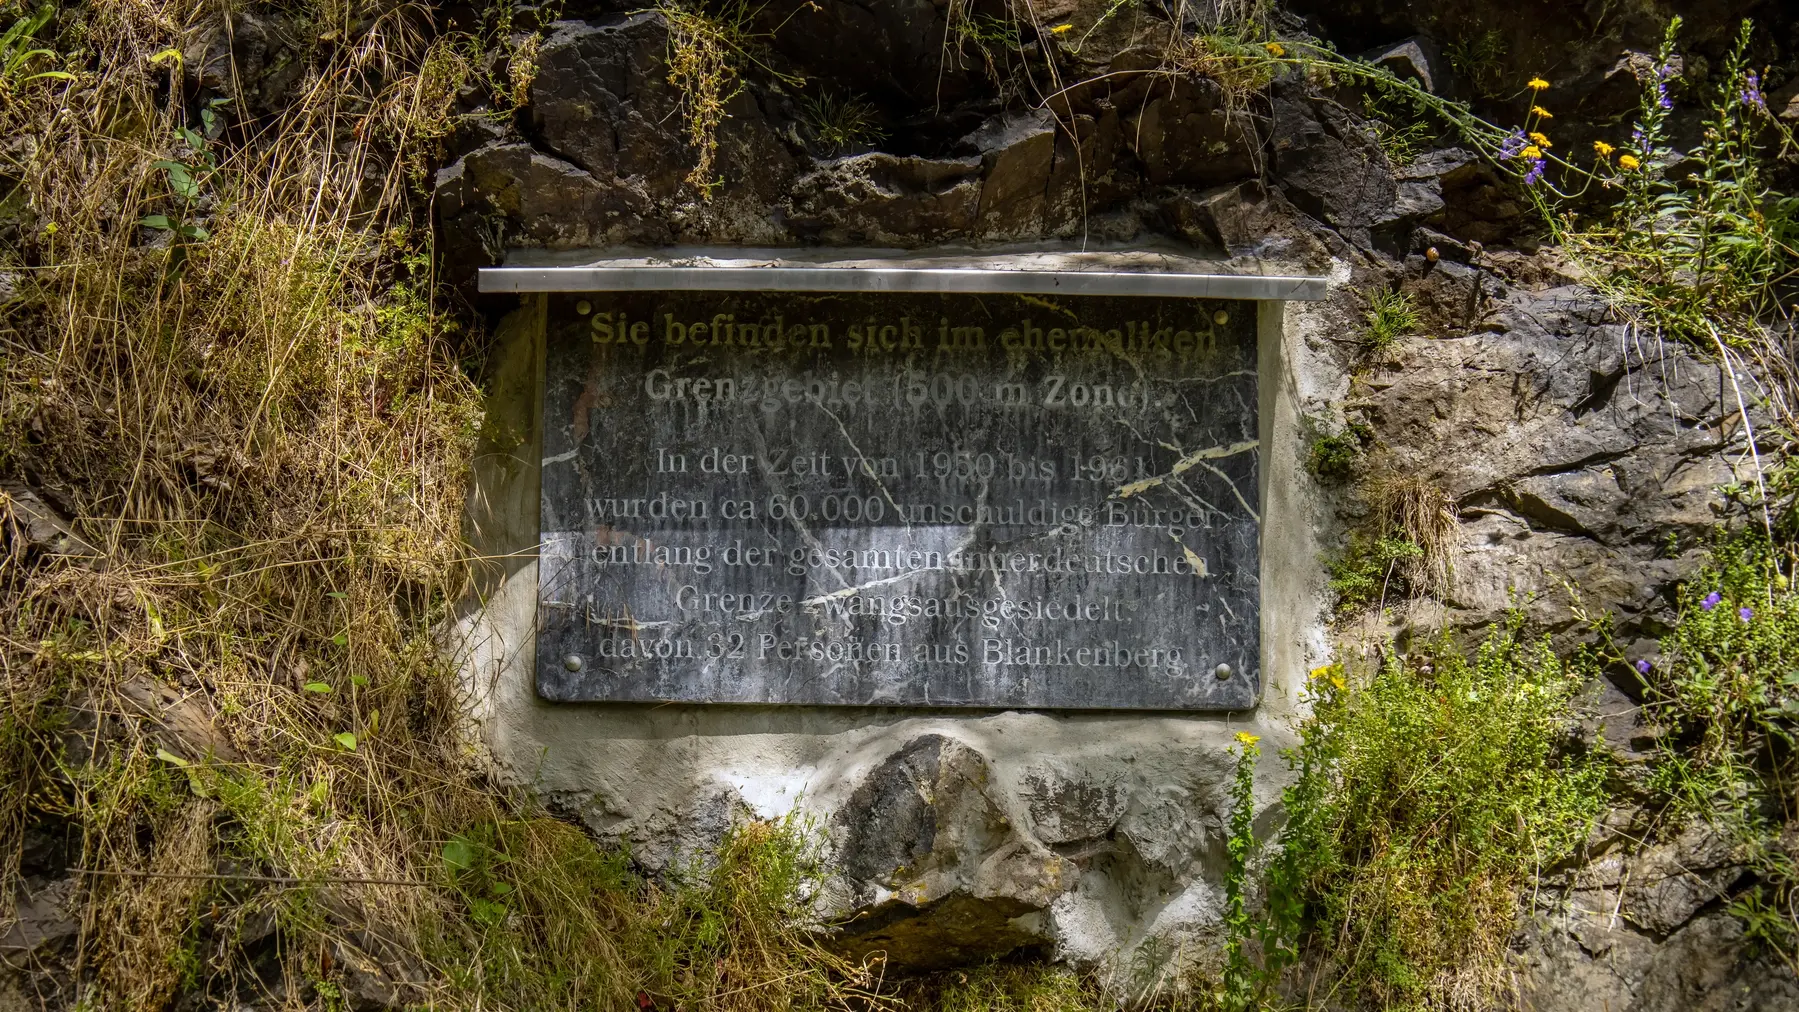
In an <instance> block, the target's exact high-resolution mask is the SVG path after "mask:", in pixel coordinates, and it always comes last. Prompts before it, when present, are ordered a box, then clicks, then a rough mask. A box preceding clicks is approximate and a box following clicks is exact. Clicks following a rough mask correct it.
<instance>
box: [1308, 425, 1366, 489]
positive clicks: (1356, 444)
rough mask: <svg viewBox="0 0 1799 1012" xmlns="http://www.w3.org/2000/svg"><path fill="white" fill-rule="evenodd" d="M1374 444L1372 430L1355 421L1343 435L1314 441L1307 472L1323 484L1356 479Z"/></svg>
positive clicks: (1324, 437)
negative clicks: (1359, 468)
mask: <svg viewBox="0 0 1799 1012" xmlns="http://www.w3.org/2000/svg"><path fill="white" fill-rule="evenodd" d="M1373 442H1374V430H1373V429H1372V428H1370V427H1369V426H1367V425H1365V424H1363V423H1361V422H1351V423H1350V424H1349V425H1347V426H1344V428H1343V431H1342V432H1339V433H1336V434H1335V435H1324V436H1319V437H1318V438H1316V439H1314V440H1312V450H1311V452H1310V453H1308V454H1307V455H1306V470H1308V471H1310V472H1312V474H1313V476H1314V477H1316V478H1318V479H1319V480H1320V481H1329V482H1344V481H1348V480H1349V479H1350V478H1353V477H1354V476H1355V474H1356V470H1357V468H1358V467H1360V466H1361V463H1362V460H1363V457H1364V455H1365V454H1366V453H1367V451H1368V447H1369V446H1370V445H1372V444H1373Z"/></svg>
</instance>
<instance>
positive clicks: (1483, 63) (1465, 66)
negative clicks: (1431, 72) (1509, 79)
mask: <svg viewBox="0 0 1799 1012" xmlns="http://www.w3.org/2000/svg"><path fill="white" fill-rule="evenodd" d="M1509 49H1510V47H1509V46H1507V45H1506V41H1505V36H1504V35H1501V34H1500V33H1499V31H1498V30H1497V29H1491V28H1489V29H1488V30H1486V31H1484V32H1481V33H1480V34H1478V35H1466V36H1463V37H1461V38H1459V39H1456V40H1455V41H1453V42H1451V43H1450V44H1449V46H1448V47H1447V48H1446V49H1445V50H1444V54H1443V55H1445V56H1447V57H1448V58H1449V65H1450V66H1451V67H1452V68H1454V69H1455V72H1456V73H1458V74H1460V75H1462V77H1463V78H1465V79H1466V80H1467V81H1468V82H1469V83H1470V84H1472V85H1474V90H1475V91H1476V92H1478V93H1479V94H1480V95H1481V97H1483V98H1496V97H1498V94H1499V89H1500V87H1501V86H1502V85H1503V84H1504V83H1505V65H1504V63H1503V62H1502V61H1503V60H1504V59H1505V55H1506V52H1507V51H1508V50H1509Z"/></svg>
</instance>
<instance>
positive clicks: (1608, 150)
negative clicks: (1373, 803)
mask: <svg viewBox="0 0 1799 1012" xmlns="http://www.w3.org/2000/svg"><path fill="white" fill-rule="evenodd" d="M1616 150H1617V148H1614V147H1612V146H1611V145H1610V144H1607V143H1606V142H1604V141H1594V142H1593V151H1594V153H1596V154H1598V155H1599V157H1601V158H1610V157H1611V156H1612V152H1613V151H1616Z"/></svg>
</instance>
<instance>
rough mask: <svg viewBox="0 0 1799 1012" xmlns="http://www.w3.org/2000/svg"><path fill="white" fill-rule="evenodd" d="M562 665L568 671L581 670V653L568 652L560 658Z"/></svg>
mask: <svg viewBox="0 0 1799 1012" xmlns="http://www.w3.org/2000/svg"><path fill="white" fill-rule="evenodd" d="M562 666H563V667H565V668H567V669H569V670H570V671H579V670H581V655H580V654H569V655H568V656H567V657H564V658H563V659H562Z"/></svg>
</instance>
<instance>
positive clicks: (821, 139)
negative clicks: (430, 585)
mask: <svg viewBox="0 0 1799 1012" xmlns="http://www.w3.org/2000/svg"><path fill="white" fill-rule="evenodd" d="M800 111H801V114H802V116H803V117H804V119H805V121H806V126H807V128H808V129H810V130H811V132H812V136H813V137H816V138H817V139H818V143H819V144H821V145H822V146H823V147H824V148H825V149H826V150H828V151H830V152H831V153H833V154H838V153H841V152H843V151H846V150H849V149H851V148H859V147H866V146H868V145H870V144H873V143H875V142H876V141H879V140H880V139H881V138H882V137H884V136H885V135H886V131H884V130H883V129H882V128H881V124H880V113H879V112H877V111H876V109H875V107H874V106H872V105H870V104H869V103H867V102H865V101H863V100H861V99H859V98H850V97H844V96H840V95H836V94H833V93H831V92H825V93H823V94H820V95H817V96H814V97H812V98H808V99H806V100H805V101H804V102H802V103H801V104H800Z"/></svg>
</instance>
